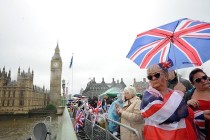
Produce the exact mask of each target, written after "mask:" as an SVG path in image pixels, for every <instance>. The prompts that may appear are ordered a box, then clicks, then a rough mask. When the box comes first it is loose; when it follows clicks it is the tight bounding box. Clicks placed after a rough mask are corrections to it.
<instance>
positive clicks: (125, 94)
mask: <svg viewBox="0 0 210 140" xmlns="http://www.w3.org/2000/svg"><path fill="white" fill-rule="evenodd" d="M124 98H125V99H127V100H129V99H131V98H132V95H131V94H129V92H126V91H124Z"/></svg>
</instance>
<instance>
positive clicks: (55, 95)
mask: <svg viewBox="0 0 210 140" xmlns="http://www.w3.org/2000/svg"><path fill="white" fill-rule="evenodd" d="M50 68H51V76H50V103H51V104H53V105H55V106H58V105H60V100H61V74H62V60H61V56H60V49H59V47H58V43H57V46H56V48H55V53H54V55H53V57H52V59H51V66H50Z"/></svg>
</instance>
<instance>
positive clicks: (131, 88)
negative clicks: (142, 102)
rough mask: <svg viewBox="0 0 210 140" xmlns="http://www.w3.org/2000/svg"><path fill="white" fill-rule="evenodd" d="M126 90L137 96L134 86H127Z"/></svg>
mask: <svg viewBox="0 0 210 140" xmlns="http://www.w3.org/2000/svg"><path fill="white" fill-rule="evenodd" d="M124 92H127V93H128V94H130V95H132V97H134V96H136V89H135V88H134V87H132V86H127V87H125V88H124Z"/></svg>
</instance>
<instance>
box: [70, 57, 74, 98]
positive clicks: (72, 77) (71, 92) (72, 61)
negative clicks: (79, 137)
mask: <svg viewBox="0 0 210 140" xmlns="http://www.w3.org/2000/svg"><path fill="white" fill-rule="evenodd" d="M73 55H74V53H72V58H73ZM72 63H73V61H72ZM73 69H74V66H73V64H72V88H71V90H72V91H71V94H73V87H74V86H73V80H74V78H73Z"/></svg>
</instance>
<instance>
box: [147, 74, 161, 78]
mask: <svg viewBox="0 0 210 140" xmlns="http://www.w3.org/2000/svg"><path fill="white" fill-rule="evenodd" d="M153 77H155V78H156V79H158V78H160V73H155V74H154V75H148V76H147V79H148V80H152V78H153Z"/></svg>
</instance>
